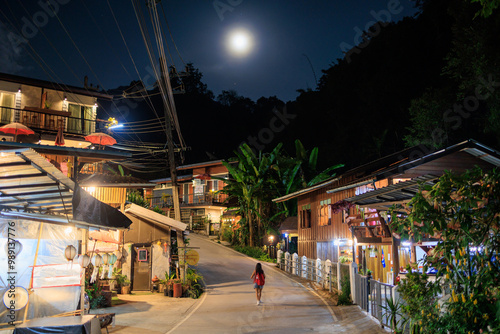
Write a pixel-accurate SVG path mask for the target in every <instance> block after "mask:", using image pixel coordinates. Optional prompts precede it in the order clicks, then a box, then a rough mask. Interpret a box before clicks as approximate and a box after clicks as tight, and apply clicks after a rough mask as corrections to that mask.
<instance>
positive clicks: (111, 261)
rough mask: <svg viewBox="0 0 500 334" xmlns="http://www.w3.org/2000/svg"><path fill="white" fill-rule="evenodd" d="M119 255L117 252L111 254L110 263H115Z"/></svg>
mask: <svg viewBox="0 0 500 334" xmlns="http://www.w3.org/2000/svg"><path fill="white" fill-rule="evenodd" d="M116 260H117V256H116V255H115V254H109V259H108V263H109V264H110V265H114V264H115V263H116Z"/></svg>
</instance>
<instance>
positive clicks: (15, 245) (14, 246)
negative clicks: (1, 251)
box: [5, 240, 23, 256]
mask: <svg viewBox="0 0 500 334" xmlns="http://www.w3.org/2000/svg"><path fill="white" fill-rule="evenodd" d="M22 250H23V245H22V244H21V243H20V242H19V241H17V240H12V241H9V242H7V243H6V244H5V254H7V256H9V255H14V256H18V255H19V253H21V251H22ZM9 252H11V253H9ZM12 252H14V254H12Z"/></svg>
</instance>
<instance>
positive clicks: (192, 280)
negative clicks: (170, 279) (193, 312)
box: [186, 268, 203, 299]
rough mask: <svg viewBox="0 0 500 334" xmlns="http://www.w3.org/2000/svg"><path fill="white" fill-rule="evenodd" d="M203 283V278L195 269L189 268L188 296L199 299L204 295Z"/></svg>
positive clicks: (187, 275) (187, 280)
mask: <svg viewBox="0 0 500 334" xmlns="http://www.w3.org/2000/svg"><path fill="white" fill-rule="evenodd" d="M202 281H203V276H202V275H201V274H200V273H199V272H198V271H196V269H193V268H187V271H186V282H187V284H186V285H187V294H188V295H189V296H190V297H191V298H194V299H196V298H199V297H200V296H201V294H202V293H203V286H202V284H201V282H202Z"/></svg>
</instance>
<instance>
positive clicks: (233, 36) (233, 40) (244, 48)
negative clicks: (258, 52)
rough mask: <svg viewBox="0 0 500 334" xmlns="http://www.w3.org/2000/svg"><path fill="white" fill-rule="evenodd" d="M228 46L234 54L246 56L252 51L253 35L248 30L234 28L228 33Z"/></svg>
mask: <svg viewBox="0 0 500 334" xmlns="http://www.w3.org/2000/svg"><path fill="white" fill-rule="evenodd" d="M227 47H228V49H229V51H230V52H231V53H232V54H233V55H234V56H237V57H243V56H246V55H247V54H249V53H250V51H252V47H253V36H252V34H251V33H250V32H248V31H247V30H243V29H238V30H234V31H232V32H231V33H229V35H228V38H227Z"/></svg>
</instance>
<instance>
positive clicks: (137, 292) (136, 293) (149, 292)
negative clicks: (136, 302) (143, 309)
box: [130, 291, 154, 296]
mask: <svg viewBox="0 0 500 334" xmlns="http://www.w3.org/2000/svg"><path fill="white" fill-rule="evenodd" d="M130 294H131V295H133V296H148V295H154V293H153V292H151V291H136V292H131V293H130Z"/></svg>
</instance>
